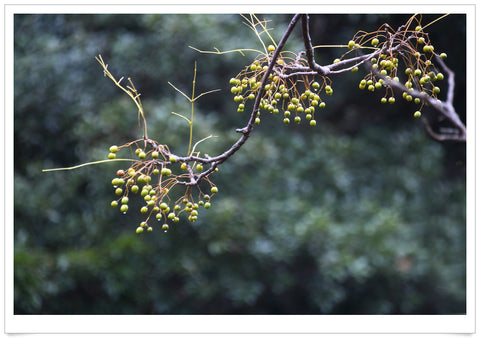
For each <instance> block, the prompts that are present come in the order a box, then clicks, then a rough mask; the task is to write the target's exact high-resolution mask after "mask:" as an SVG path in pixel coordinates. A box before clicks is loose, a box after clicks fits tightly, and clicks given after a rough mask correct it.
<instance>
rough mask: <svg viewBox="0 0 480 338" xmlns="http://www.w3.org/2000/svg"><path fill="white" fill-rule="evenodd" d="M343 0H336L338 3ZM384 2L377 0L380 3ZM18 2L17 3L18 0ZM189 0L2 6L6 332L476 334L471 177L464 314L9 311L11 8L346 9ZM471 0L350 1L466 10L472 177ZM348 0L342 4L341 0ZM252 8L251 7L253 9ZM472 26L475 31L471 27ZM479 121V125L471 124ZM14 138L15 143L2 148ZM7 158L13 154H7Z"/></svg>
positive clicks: (367, 8)
mask: <svg viewBox="0 0 480 338" xmlns="http://www.w3.org/2000/svg"><path fill="white" fill-rule="evenodd" d="M337 3H338V4H341V3H342V2H341V1H338V2H337ZM379 3H380V4H381V2H379ZM17 4H18V2H17ZM178 4H180V5H182V4H183V5H186V4H191V2H188V3H187V2H185V3H183V2H182V1H178V2H177V5H153V6H152V5H148V6H143V5H127V6H125V5H118V4H115V6H112V5H97V4H96V3H93V2H85V5H64V4H52V5H32V4H28V3H24V4H23V5H22V4H20V5H6V6H5V7H4V17H5V27H4V29H5V30H4V37H5V47H4V48H5V49H4V55H5V64H4V70H5V82H4V85H5V99H6V100H5V101H4V102H5V112H6V114H5V119H6V120H5V134H4V135H5V140H4V141H5V142H6V144H5V145H4V146H5V147H4V149H5V159H6V160H5V162H4V168H5V176H4V179H5V182H4V183H5V185H4V186H5V196H4V198H5V213H4V215H7V216H6V217H7V218H6V221H7V222H6V226H5V238H4V241H5V252H4V254H5V257H4V258H5V285H4V287H5V318H4V320H5V323H4V324H5V332H7V333H62V332H63V333H65V332H72V333H73V332H76V333H153V332H162V333H225V332H229V333H319V332H322V333H386V332H389V333H390V332H391V333H473V332H475V299H476V293H475V273H474V272H475V265H474V263H475V259H474V255H475V252H476V251H475V214H474V210H475V207H476V200H475V188H474V187H476V184H475V185H474V184H468V190H467V211H468V215H467V271H468V272H467V315H437V316H426V315H422V316H396V315H382V316H370V315H364V316H347V315H342V316H337V315H324V316H312V315H296V316H270V315H263V316H254V315H244V316H235V315H228V316H213V315H211V316H204V315H194V316H173V315H161V316H156V315H149V316H141V315H135V316H49V315H39V316H35V315H31V316H22V315H14V314H13V219H9V218H8V215H12V216H11V217H12V218H13V179H11V178H13V14H15V13H153V12H158V13H192V12H195V13H240V12H256V13H288V12H294V11H295V12H302V11H304V12H307V11H308V12H310V13H344V12H345V7H339V6H338V5H312V4H305V5H302V4H299V5H296V6H295V7H294V8H293V7H292V6H284V5H276V6H270V5H267V6H264V5H255V6H252V5H249V4H247V5H221V4H218V3H216V4H214V3H212V4H201V5H189V6H180V7H179V6H178ZM473 4H475V2H467V5H446V6H444V5H438V4H433V3H432V4H427V5H418V4H415V3H414V4H407V5H389V6H382V5H379V4H378V3H377V4H371V5H365V4H361V5H351V4H348V12H353V13H397V12H399V13H412V12H422V13H439V12H442V13H443V12H450V13H466V14H467V32H468V34H467V39H468V40H467V43H468V46H469V48H468V49H467V64H468V67H469V68H468V74H467V84H468V86H467V88H468V89H467V109H468V110H467V111H468V112H469V113H468V124H467V125H468V126H469V128H468V130H469V133H468V141H467V158H468V161H467V177H468V181H469V183H470V182H473V181H474V179H475V164H476V163H475V161H473V160H472V159H474V158H476V157H475V155H476V153H475V147H474V146H473V145H476V143H475V142H476V138H475V133H473V132H472V129H473V127H472V126H474V125H475V122H476V121H475V114H474V112H475V103H476V102H475V99H474V98H475V94H476V91H475V89H476V88H475V78H474V74H476V75H477V78H478V74H477V71H476V69H475V72H473V71H470V70H471V69H472V67H475V50H474V48H472V46H476V43H475V42H476V39H475V33H476V26H475V21H476V7H475V6H474V5H473ZM344 5H345V4H344ZM252 9H253V10H252ZM474 32H475V33H474ZM475 126H476V125H475ZM7 145H8V146H10V145H12V147H7ZM8 159H10V161H9V160H8Z"/></svg>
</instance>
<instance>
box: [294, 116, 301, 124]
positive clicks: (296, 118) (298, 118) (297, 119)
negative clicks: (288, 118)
mask: <svg viewBox="0 0 480 338" xmlns="http://www.w3.org/2000/svg"><path fill="white" fill-rule="evenodd" d="M294 121H295V123H297V124H298V123H300V122H301V121H302V119H301V118H300V116H295V119H294Z"/></svg>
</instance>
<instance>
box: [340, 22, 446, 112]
mask: <svg viewBox="0 0 480 338" xmlns="http://www.w3.org/2000/svg"><path fill="white" fill-rule="evenodd" d="M412 22H413V21H410V22H409V23H408V24H407V25H405V26H402V27H401V29H399V30H397V31H393V30H392V29H391V27H390V26H388V25H387V24H384V25H383V26H382V27H380V28H379V29H378V30H377V31H375V32H373V33H365V32H360V33H357V34H356V35H355V36H354V38H353V39H352V40H350V41H349V42H348V45H347V46H348V48H349V51H348V52H347V53H345V54H344V55H343V56H342V58H339V59H337V60H335V61H334V62H339V61H340V60H341V59H343V58H345V56H346V55H348V54H350V53H355V52H358V51H360V50H362V49H366V48H368V49H373V50H374V52H373V53H372V54H376V55H377V56H376V57H372V58H370V60H369V61H370V62H371V68H372V71H371V72H370V73H368V74H367V75H366V76H365V77H364V78H363V79H362V80H361V81H360V83H359V88H360V89H367V90H369V91H371V92H374V91H376V90H384V92H385V95H384V96H383V97H382V98H381V102H382V103H387V102H389V103H395V96H394V91H393V88H392V83H391V82H390V81H395V82H398V83H402V84H403V86H404V88H405V90H404V91H403V93H402V97H403V99H405V100H406V101H409V102H411V101H413V102H415V103H416V104H418V105H420V108H419V109H418V110H417V111H415V113H414V115H413V116H414V117H417V118H418V117H420V116H421V112H420V110H421V108H422V107H423V105H424V104H426V103H425V102H424V100H422V99H421V97H419V96H418V95H416V96H415V95H412V94H414V91H417V92H418V93H420V95H421V96H429V97H431V98H433V99H436V100H438V95H439V94H440V88H439V87H438V86H437V83H436V81H441V80H443V79H444V75H443V73H441V72H440V71H439V69H438V68H437V66H436V65H435V64H434V61H435V59H434V57H435V55H437V56H438V57H440V58H441V59H442V60H444V59H446V58H447V54H446V53H440V54H436V53H435V52H434V50H435V49H434V47H433V45H432V44H431V42H430V40H429V37H428V33H425V32H424V31H423V28H422V26H421V25H420V23H418V25H417V26H416V27H415V28H414V29H412V28H410V26H411V25H412ZM400 61H402V62H400Z"/></svg>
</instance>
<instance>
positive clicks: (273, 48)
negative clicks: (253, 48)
mask: <svg viewBox="0 0 480 338" xmlns="http://www.w3.org/2000/svg"><path fill="white" fill-rule="evenodd" d="M267 49H268V51H269V52H273V51H274V50H275V46H274V45H269V46H268V47H267Z"/></svg>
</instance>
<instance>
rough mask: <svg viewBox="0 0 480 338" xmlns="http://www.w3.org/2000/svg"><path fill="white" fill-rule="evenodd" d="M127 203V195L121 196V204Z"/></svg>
mask: <svg viewBox="0 0 480 338" xmlns="http://www.w3.org/2000/svg"><path fill="white" fill-rule="evenodd" d="M127 203H128V197H126V196H125V197H124V198H122V204H127Z"/></svg>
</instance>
